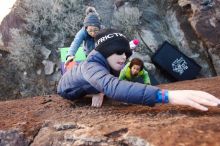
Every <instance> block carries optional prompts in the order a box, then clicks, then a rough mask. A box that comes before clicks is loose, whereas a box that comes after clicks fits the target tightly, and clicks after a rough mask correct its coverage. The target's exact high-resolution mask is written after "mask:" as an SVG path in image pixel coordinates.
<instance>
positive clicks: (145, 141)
mask: <svg viewBox="0 0 220 146" xmlns="http://www.w3.org/2000/svg"><path fill="white" fill-rule="evenodd" d="M161 87H163V88H167V89H200V90H205V91H208V92H210V93H212V94H214V95H215V96H218V97H220V91H219V87H220V77H214V78H208V79H199V80H193V81H184V82H178V83H172V84H166V85H161ZM90 104H91V99H89V98H86V99H83V100H80V101H75V102H71V101H67V100H64V99H62V98H61V97H59V96H57V95H51V96H43V97H33V98H27V99H19V100H12V101H3V102H0V117H1V118H0V139H1V141H0V145H4V144H6V143H10V141H9V140H8V139H7V138H5V137H6V136H8V134H9V133H10V134H11V135H13V134H14V135H16V134H17V135H16V136H14V137H16V138H17V143H16V139H15V138H12V139H13V140H14V141H15V142H14V143H13V144H15V145H25V144H26V145H33V146H34V145H155V146H157V145H158V146H161V145H163V146H171V145H176V146H189V145H191V146H195V145H203V146H205V145H212V146H217V145H220V108H210V110H209V111H208V112H200V111H198V110H195V109H192V108H189V107H183V106H171V105H158V106H155V107H152V108H151V107H145V106H137V105H126V104H122V103H116V102H111V101H110V100H107V99H106V100H105V102H104V105H103V107H102V108H92V107H90ZM14 129H16V130H17V131H18V132H17V133H16V130H14ZM13 130H14V131H13ZM15 133H16V134H15ZM19 133H20V135H19ZM3 138H5V139H3ZM21 139H25V140H26V143H25V142H23V143H22V142H21ZM7 140H8V141H7ZM18 141H19V143H18ZM27 143H28V144H27ZM13 144H12V143H11V145H13Z"/></svg>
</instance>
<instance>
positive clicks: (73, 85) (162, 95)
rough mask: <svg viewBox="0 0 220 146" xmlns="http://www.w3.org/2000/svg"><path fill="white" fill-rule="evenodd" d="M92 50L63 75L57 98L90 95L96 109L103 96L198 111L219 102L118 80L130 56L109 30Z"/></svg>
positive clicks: (123, 39) (194, 92)
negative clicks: (119, 73) (115, 73)
mask: <svg viewBox="0 0 220 146" xmlns="http://www.w3.org/2000/svg"><path fill="white" fill-rule="evenodd" d="M95 42H96V47H95V49H94V50H93V51H92V52H91V53H90V54H89V56H88V57H87V59H86V60H85V61H84V62H81V63H79V64H77V65H76V66H74V67H73V68H72V69H71V70H69V71H67V72H66V73H65V74H64V75H63V76H62V78H61V79H60V81H59V84H58V88H57V91H58V94H59V95H61V96H62V97H64V98H66V99H69V100H75V99H78V98H81V97H83V96H85V95H87V94H92V95H93V97H92V106H95V107H100V106H101V105H102V102H103V97H104V95H106V96H107V97H109V98H112V99H114V100H117V101H122V102H126V103H133V104H142V105H149V106H152V105H154V104H156V103H170V104H177V105H188V106H191V107H194V108H197V109H199V110H202V111H207V110H208V108H207V106H218V104H220V100H219V99H218V98H216V97H214V96H213V95H211V94H209V93H207V92H203V91H197V90H165V89H160V88H158V87H155V86H150V85H146V84H141V83H134V82H129V81H124V80H119V79H118V78H117V77H115V76H114V74H113V72H114V71H120V70H121V69H122V68H123V66H124V64H125V61H126V59H127V58H129V57H130V56H131V54H132V52H131V50H130V46H129V41H128V40H127V39H126V37H125V36H124V35H123V34H122V33H120V32H118V31H117V30H113V29H103V30H101V31H100V32H99V33H98V34H97V35H96V37H95Z"/></svg>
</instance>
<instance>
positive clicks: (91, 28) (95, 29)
mask: <svg viewBox="0 0 220 146" xmlns="http://www.w3.org/2000/svg"><path fill="white" fill-rule="evenodd" d="M86 30H87V32H88V34H89V35H90V36H91V37H95V35H96V34H97V33H98V32H99V28H98V27H96V26H87V29H86Z"/></svg>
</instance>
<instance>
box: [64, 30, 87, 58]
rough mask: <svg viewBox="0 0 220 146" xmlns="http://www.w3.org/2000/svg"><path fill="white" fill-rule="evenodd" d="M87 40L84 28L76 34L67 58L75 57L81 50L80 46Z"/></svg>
mask: <svg viewBox="0 0 220 146" xmlns="http://www.w3.org/2000/svg"><path fill="white" fill-rule="evenodd" d="M85 38H86V34H85V29H84V28H82V29H81V30H80V31H79V32H78V33H77V34H76V36H75V38H74V40H73V42H72V43H71V45H70V49H69V51H68V54H67V56H69V55H72V56H75V54H76V52H77V50H78V49H79V47H80V45H81V44H82V43H83V40H85Z"/></svg>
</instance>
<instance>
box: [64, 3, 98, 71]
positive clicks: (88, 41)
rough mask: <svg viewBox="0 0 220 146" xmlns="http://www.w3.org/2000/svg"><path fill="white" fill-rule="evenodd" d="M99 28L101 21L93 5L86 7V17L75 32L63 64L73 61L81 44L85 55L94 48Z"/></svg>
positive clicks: (65, 65)
mask: <svg viewBox="0 0 220 146" xmlns="http://www.w3.org/2000/svg"><path fill="white" fill-rule="evenodd" d="M100 28H101V21H100V17H99V14H98V13H97V11H96V9H95V8H94V7H88V8H87V9H86V17H85V19H84V22H83V27H82V28H81V29H80V30H79V31H78V32H77V34H76V36H75V38H74V40H73V42H72V43H71V45H70V48H69V51H68V53H67V56H66V58H67V60H66V62H65V64H64V67H65V68H66V67H67V65H68V64H69V62H71V61H73V60H74V58H75V55H76V52H77V51H78V49H79V47H80V46H81V44H83V50H84V53H85V54H86V56H87V55H88V54H89V53H90V52H91V51H92V50H93V49H94V48H95V41H94V37H95V35H96V33H97V32H99V30H100Z"/></svg>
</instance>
